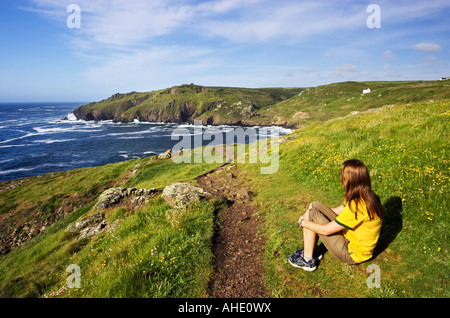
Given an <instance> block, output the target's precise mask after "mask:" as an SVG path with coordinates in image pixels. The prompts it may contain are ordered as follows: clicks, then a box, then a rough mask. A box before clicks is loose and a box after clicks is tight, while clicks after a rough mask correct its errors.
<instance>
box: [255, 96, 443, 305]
mask: <svg viewBox="0 0 450 318" xmlns="http://www.w3.org/2000/svg"><path fill="white" fill-rule="evenodd" d="M449 115H450V102H449V101H448V100H446V101H439V102H422V103H413V104H409V105H400V104H399V105H396V106H394V107H391V108H386V109H384V110H381V111H378V112H375V113H364V114H363V113H361V114H357V115H354V116H350V117H348V118H345V119H339V120H331V121H328V122H326V123H323V124H319V123H317V124H314V125H311V126H308V127H306V128H304V129H300V130H297V131H296V132H295V133H294V135H295V136H296V138H295V140H293V141H290V142H288V143H286V144H282V145H280V169H279V171H278V173H277V174H274V175H270V176H263V175H260V174H259V170H258V167H257V166H255V165H250V164H248V165H247V166H246V169H247V170H249V171H251V172H253V179H254V183H253V184H254V186H255V190H256V192H257V193H258V196H257V201H258V202H259V204H260V206H261V210H262V211H263V212H264V215H265V225H266V226H265V228H264V231H263V232H264V235H265V236H267V237H268V243H267V247H266V267H267V277H266V278H267V282H268V285H269V287H270V289H271V291H272V293H273V294H274V295H275V296H277V297H320V296H323V297H372V296H373V297H385V296H386V297H448V292H449V290H448V286H447V284H448V273H449V262H448V252H449V244H448V237H447V234H448V232H449V206H448V201H449V195H448V193H449V191H448V179H449V168H450V166H449V162H448V158H449V146H448V137H449V136H448V131H449V129H448V128H449V120H450V116H449ZM350 158H358V159H361V160H362V161H364V162H365V163H366V164H367V165H368V167H369V170H370V171H371V176H372V183H373V188H374V190H375V191H376V193H377V194H378V195H379V196H380V198H381V200H382V203H383V205H384V209H385V213H386V218H385V220H384V225H383V230H382V235H381V238H380V244H379V247H378V248H377V256H376V257H375V259H373V260H371V261H369V262H367V263H364V264H361V265H359V266H348V265H345V264H341V263H340V262H338V261H337V260H335V259H333V257H332V256H330V255H329V254H326V256H325V260H324V261H323V262H322V263H321V264H320V267H319V269H318V270H317V271H316V272H313V273H307V272H304V271H302V270H298V269H296V268H294V267H292V266H291V265H289V264H288V262H287V257H288V256H289V255H290V254H291V253H292V252H293V251H294V250H296V249H298V248H300V247H301V246H302V244H303V243H302V240H303V238H302V231H301V230H300V229H299V228H298V226H297V221H298V218H299V217H300V215H301V214H303V213H304V211H305V210H306V208H307V206H308V204H309V203H310V202H311V201H314V200H320V201H322V202H323V203H324V204H326V205H328V206H330V207H334V206H338V205H340V204H341V203H342V201H343V189H342V187H341V185H340V182H339V173H340V167H341V164H342V162H343V161H344V160H346V159H350ZM372 263H374V264H377V265H379V266H380V268H381V286H382V287H381V289H377V288H373V289H370V288H368V287H367V284H366V280H367V275H368V274H367V273H366V269H367V266H368V265H369V264H372Z"/></svg>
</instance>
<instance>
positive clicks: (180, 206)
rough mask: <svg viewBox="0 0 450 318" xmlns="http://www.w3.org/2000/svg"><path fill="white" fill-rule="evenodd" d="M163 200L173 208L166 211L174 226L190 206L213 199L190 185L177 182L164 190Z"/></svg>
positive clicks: (205, 192) (208, 194) (200, 189)
mask: <svg viewBox="0 0 450 318" xmlns="http://www.w3.org/2000/svg"><path fill="white" fill-rule="evenodd" d="M161 198H163V199H164V201H166V202H167V204H169V205H170V206H171V207H172V209H169V210H167V211H166V218H167V219H168V220H169V222H171V223H172V224H174V222H176V221H177V219H178V218H179V217H181V216H183V215H184V214H185V213H186V211H187V209H188V207H189V206H190V205H192V204H195V203H197V202H200V201H201V200H204V199H208V198H211V194H210V193H208V192H207V191H205V190H203V189H202V188H199V187H196V186H194V185H192V184H190V183H184V182H176V183H173V184H171V185H168V186H167V187H165V188H164V190H163V193H162V195H161Z"/></svg>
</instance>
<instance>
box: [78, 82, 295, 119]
mask: <svg viewBox="0 0 450 318" xmlns="http://www.w3.org/2000/svg"><path fill="white" fill-rule="evenodd" d="M301 90H302V89H301V88H261V89H248V88H233V87H205V86H197V85H194V84H190V85H181V86H175V87H172V88H169V89H164V90H159V91H154V92H148V93H136V92H132V93H128V94H116V95H113V96H111V97H110V98H108V99H105V100H103V101H100V102H96V103H90V104H87V105H83V106H81V107H80V108H78V109H76V110H75V111H74V114H75V115H76V116H77V117H78V118H79V119H85V120H105V119H114V120H116V121H125V122H127V121H133V120H134V119H138V120H140V121H157V122H188V121H189V122H192V121H193V120H202V121H203V122H204V123H205V124H206V123H208V124H247V125H251V124H255V123H256V122H260V123H265V124H271V123H272V121H273V120H272V118H266V117H261V118H257V119H255V118H256V117H260V114H259V111H258V110H259V109H262V108H265V107H268V106H270V105H272V104H275V103H277V102H280V101H282V100H285V99H288V98H291V97H292V96H294V95H296V94H298V93H299V92H300V91H301ZM255 120H256V121H255Z"/></svg>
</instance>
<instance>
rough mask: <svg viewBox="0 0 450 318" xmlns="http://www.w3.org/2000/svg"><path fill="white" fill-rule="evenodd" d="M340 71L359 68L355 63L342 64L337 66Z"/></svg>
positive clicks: (353, 70)
mask: <svg viewBox="0 0 450 318" xmlns="http://www.w3.org/2000/svg"><path fill="white" fill-rule="evenodd" d="M336 71H338V72H358V71H359V70H358V68H357V67H356V66H355V65H353V64H342V65H338V66H336Z"/></svg>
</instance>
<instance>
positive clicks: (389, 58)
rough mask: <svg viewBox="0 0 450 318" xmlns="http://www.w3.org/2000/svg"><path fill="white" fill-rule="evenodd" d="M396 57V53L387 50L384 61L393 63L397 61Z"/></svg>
mask: <svg viewBox="0 0 450 318" xmlns="http://www.w3.org/2000/svg"><path fill="white" fill-rule="evenodd" d="M396 57H397V56H396V55H395V54H394V53H392V51H390V50H386V51H384V53H383V59H384V60H385V61H393V60H395V58H396Z"/></svg>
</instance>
